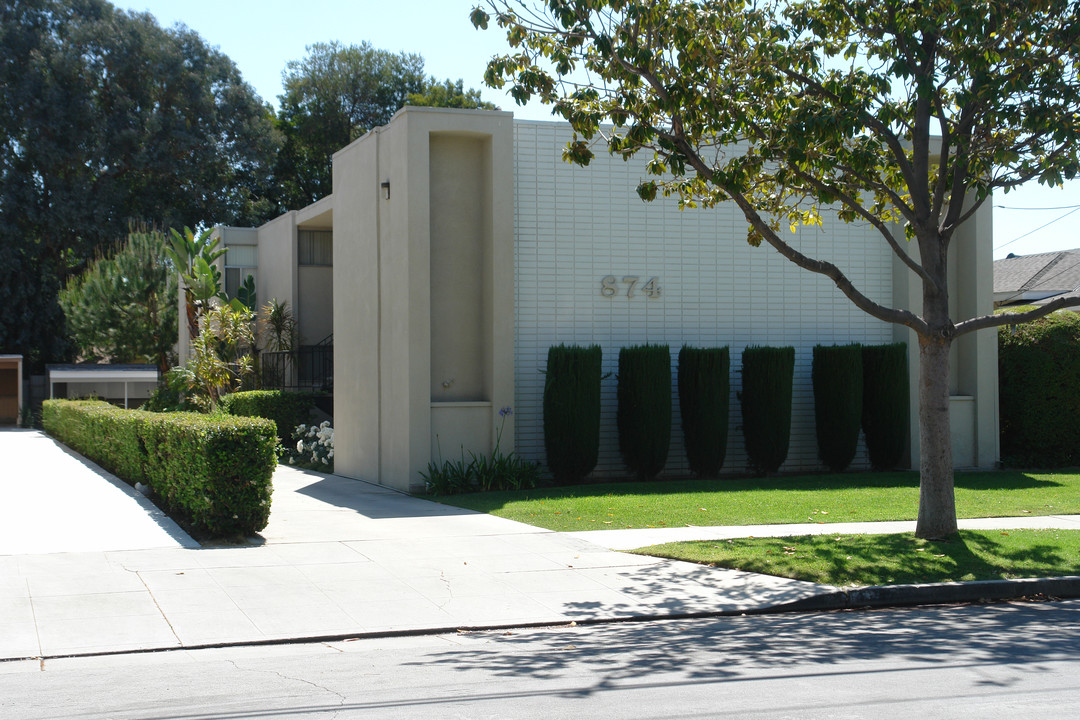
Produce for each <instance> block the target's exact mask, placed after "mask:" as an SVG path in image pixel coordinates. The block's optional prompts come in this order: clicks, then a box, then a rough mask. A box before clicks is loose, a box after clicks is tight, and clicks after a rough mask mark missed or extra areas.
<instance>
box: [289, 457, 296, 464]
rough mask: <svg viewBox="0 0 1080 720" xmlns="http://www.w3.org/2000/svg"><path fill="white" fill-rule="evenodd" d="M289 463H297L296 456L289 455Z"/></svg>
mask: <svg viewBox="0 0 1080 720" xmlns="http://www.w3.org/2000/svg"><path fill="white" fill-rule="evenodd" d="M289 464H290V465H295V464H296V458H294V457H293V456H292V455H290V456H289Z"/></svg>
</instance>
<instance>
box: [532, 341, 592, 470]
mask: <svg viewBox="0 0 1080 720" xmlns="http://www.w3.org/2000/svg"><path fill="white" fill-rule="evenodd" d="M601 360H602V351H601V350H600V346H599V345H592V346H590V347H579V346H567V345H557V346H555V347H552V348H549V349H548V358H547V374H546V375H545V380H544V450H545V451H546V453H547V463H548V468H549V469H550V470H551V473H552V475H554V476H555V482H556V483H559V484H569V483H576V482H581V480H583V479H584V478H585V476H586V475H588V474H589V473H590V472H592V470H593V468H594V467H596V460H597V458H598V457H599V453H600V375H601V372H600V371H601Z"/></svg>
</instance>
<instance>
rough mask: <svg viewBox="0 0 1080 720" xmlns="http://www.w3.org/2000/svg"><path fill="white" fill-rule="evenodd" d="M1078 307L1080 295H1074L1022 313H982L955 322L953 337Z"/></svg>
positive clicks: (1024, 321) (1018, 323) (1021, 322)
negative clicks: (978, 315)
mask: <svg viewBox="0 0 1080 720" xmlns="http://www.w3.org/2000/svg"><path fill="white" fill-rule="evenodd" d="M1070 307H1080V296H1076V297H1060V298H1058V299H1057V300H1052V301H1050V302H1048V303H1047V304H1046V305H1043V306H1042V307H1040V308H1036V309H1035V310H1028V311H1027V312H1022V313H1002V314H1000V315H982V316H981V317H976V318H971V319H970V320H963V321H961V322H958V323H956V325H955V327H956V332H955V337H959V336H961V335H964V334H966V333H970V332H975V331H976V330H985V329H986V328H992V327H1001V326H1002V325H1022V324H1023V323H1026V322H1029V321H1031V320H1038V319H1039V318H1041V317H1045V316H1047V315H1049V314H1050V313H1052V312H1055V311H1057V310H1061V309H1063V308H1070Z"/></svg>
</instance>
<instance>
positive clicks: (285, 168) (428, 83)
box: [275, 42, 491, 211]
mask: <svg viewBox="0 0 1080 720" xmlns="http://www.w3.org/2000/svg"><path fill="white" fill-rule="evenodd" d="M307 50H308V54H307V57H305V58H304V59H302V60H293V61H290V62H289V63H288V64H287V65H286V66H285V72H284V73H282V76H283V79H282V84H283V86H284V92H283V93H282V95H280V96H279V98H278V100H279V101H280V106H281V111H280V112H279V113H278V117H277V128H278V130H279V131H280V132H281V135H282V137H283V138H284V145H283V147H282V149H281V152H280V153H279V155H278V159H277V166H276V169H275V175H276V177H277V179H278V182H279V184H280V193H281V196H280V198H279V201H278V202H279V209H280V210H281V211H285V210H296V209H298V208H302V207H304V206H306V205H309V204H310V203H313V202H315V201H316V200H319V199H320V198H323V197H326V196H327V195H329V194H330V193H331V192H333V182H332V170H333V166H332V163H331V156H333V154H334V153H336V152H337V151H338V150H340V149H341V148H343V147H345V146H346V145H348V144H349V143H351V142H352V141H353V140H356V139H357V138H359V137H360V136H362V135H364V133H366V132H368V131H369V130H371V129H372V128H375V127H378V126H379V125H385V124H386V123H388V122H390V118H392V117H393V116H394V113H396V112H397V111H398V110H399V109H400V108H401V107H402V106H403V105H406V104H408V105H432V106H440V107H465V108H475V107H489V108H490V107H491V105H489V104H488V103H484V102H482V101H481V100H480V93H479V92H478V91H476V90H468V91H466V90H465V89H464V87H463V85H462V82H461V81H458V82H457V84H454V83H451V82H450V81H449V80H447V81H445V82H443V83H439V82H438V81H436V80H435V78H430V79H427V78H426V77H425V75H424V59H423V58H422V57H420V55H417V54H415V53H404V52H402V53H394V52H389V51H387V50H379V49H378V48H375V47H373V46H372V45H371V44H370V43H366V42H364V43H361V44H359V45H347V46H346V45H341V44H340V43H337V42H331V43H315V44H313V45H311V46H309V47H308V49H307Z"/></svg>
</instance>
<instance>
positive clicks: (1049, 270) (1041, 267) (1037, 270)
mask: <svg viewBox="0 0 1080 720" xmlns="http://www.w3.org/2000/svg"><path fill="white" fill-rule="evenodd" d="M1077 292H1080V249H1077V250H1060V251H1057V252H1049V253H1038V254H1036V255H1010V256H1009V257H1007V258H1004V259H1002V260H995V261H994V304H995V305H1017V304H1038V303H1039V302H1040V301H1046V300H1048V299H1049V298H1054V297H1057V296H1059V295H1065V294H1072V293H1077Z"/></svg>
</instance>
